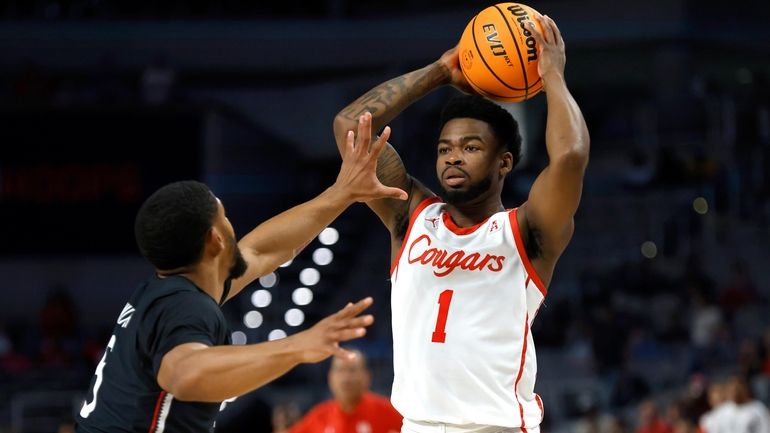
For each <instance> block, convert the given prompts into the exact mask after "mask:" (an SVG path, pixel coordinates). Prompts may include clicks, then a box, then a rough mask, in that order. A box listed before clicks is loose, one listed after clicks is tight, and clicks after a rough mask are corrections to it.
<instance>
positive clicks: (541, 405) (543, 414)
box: [535, 394, 545, 422]
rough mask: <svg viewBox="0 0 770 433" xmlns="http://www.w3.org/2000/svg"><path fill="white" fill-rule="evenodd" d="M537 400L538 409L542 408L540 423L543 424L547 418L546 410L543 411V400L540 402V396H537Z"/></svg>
mask: <svg viewBox="0 0 770 433" xmlns="http://www.w3.org/2000/svg"><path fill="white" fill-rule="evenodd" d="M535 400H536V401H537V407H539V408H540V422H543V419H544V418H545V409H543V400H540V396H539V395H537V394H535Z"/></svg>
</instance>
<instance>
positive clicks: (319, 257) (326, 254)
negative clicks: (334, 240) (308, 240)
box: [313, 247, 334, 266]
mask: <svg viewBox="0 0 770 433" xmlns="http://www.w3.org/2000/svg"><path fill="white" fill-rule="evenodd" d="M332 260H334V253H333V252H332V250H330V249H328V248H326V247H321V248H318V249H317V250H315V251H313V263H315V264H316V265H318V266H326V265H328V264H329V263H331V262H332Z"/></svg>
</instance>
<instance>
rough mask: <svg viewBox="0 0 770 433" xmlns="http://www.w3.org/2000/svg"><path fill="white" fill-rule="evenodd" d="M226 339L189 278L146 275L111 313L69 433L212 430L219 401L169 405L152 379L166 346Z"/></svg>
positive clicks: (215, 311)
mask: <svg viewBox="0 0 770 433" xmlns="http://www.w3.org/2000/svg"><path fill="white" fill-rule="evenodd" d="M229 340H230V334H229V332H227V323H226V322H225V318H224V315H223V314H222V310H221V309H220V308H219V305H217V303H216V302H215V301H214V299H212V298H211V297H210V296H209V295H208V294H206V293H205V292H203V291H202V290H201V289H199V288H198V287H197V286H195V284H193V283H192V282H191V281H190V280H188V279H186V278H184V277H181V276H171V277H167V278H159V277H157V276H153V277H151V278H149V279H148V280H147V281H145V282H144V283H143V284H142V285H141V286H139V288H138V289H137V290H136V291H135V292H134V294H133V295H132V296H131V299H130V300H129V301H128V303H127V304H126V305H125V307H123V311H121V313H120V316H118V321H117V324H116V325H115V330H114V332H113V334H112V336H111V337H110V341H109V343H108V344H107V349H106V350H105V352H104V355H103V356H102V359H101V361H100V362H99V365H97V367H96V373H95V375H94V378H93V379H92V380H91V388H90V389H89V392H88V394H87V395H86V398H87V399H86V401H85V403H84V404H83V407H82V408H81V410H80V413H79V415H78V417H77V431H78V432H88V433H102V432H103V433H106V432H142V433H147V432H149V433H161V432H167V433H172V432H211V431H213V430H214V421H215V418H216V416H217V413H218V411H219V406H220V404H218V403H196V402H186V401H179V400H176V399H174V396H173V395H171V394H169V393H167V392H165V391H164V390H163V389H161V388H160V386H158V382H157V380H156V378H157V376H158V370H159V369H160V362H161V360H162V359H163V355H165V354H166V353H167V352H168V351H169V350H171V349H173V348H174V347H176V346H178V345H180V344H184V343H192V342H198V343H203V344H206V345H209V346H216V345H222V344H229V342H230V341H229Z"/></svg>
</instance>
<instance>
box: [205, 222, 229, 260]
mask: <svg viewBox="0 0 770 433" xmlns="http://www.w3.org/2000/svg"><path fill="white" fill-rule="evenodd" d="M206 249H207V250H209V251H210V252H211V254H212V255H214V256H215V255H217V254H219V253H220V252H221V251H223V250H224V249H225V237H224V236H223V234H222V233H221V232H220V231H219V229H218V228H216V227H215V226H212V227H211V228H210V229H209V231H208V233H206Z"/></svg>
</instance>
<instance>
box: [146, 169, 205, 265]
mask: <svg viewBox="0 0 770 433" xmlns="http://www.w3.org/2000/svg"><path fill="white" fill-rule="evenodd" d="M216 213H217V200H216V198H215V197H214V194H212V193H211V190H210V189H209V188H208V187H207V186H206V185H204V184H202V183H200V182H196V181H194V180H186V181H181V182H174V183H171V184H168V185H166V186H164V187H162V188H161V189H159V190H157V191H155V192H154V193H153V194H152V195H151V196H150V197H149V198H147V200H146V201H145V202H144V203H143V204H142V207H141V208H139V213H137V215H136V221H135V222H134V236H135V237H136V243H137V245H138V246H139V251H141V253H142V255H143V256H144V257H145V258H147V260H149V261H150V263H152V264H153V266H155V268H157V269H160V270H170V269H176V268H180V267H182V266H188V265H191V264H193V263H196V262H197V261H198V260H200V258H201V257H202V256H203V242H204V239H205V237H206V233H207V232H208V231H209V229H210V228H211V226H212V225H213V223H214V218H215V216H216Z"/></svg>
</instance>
